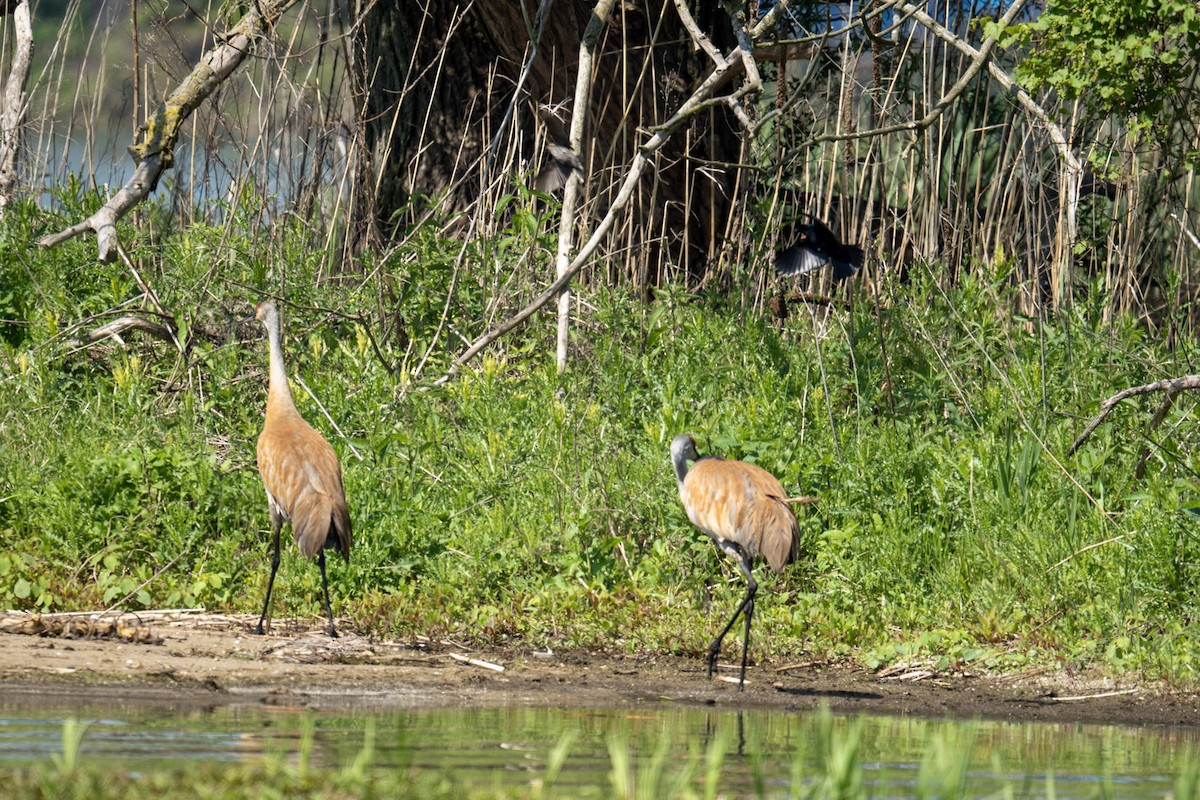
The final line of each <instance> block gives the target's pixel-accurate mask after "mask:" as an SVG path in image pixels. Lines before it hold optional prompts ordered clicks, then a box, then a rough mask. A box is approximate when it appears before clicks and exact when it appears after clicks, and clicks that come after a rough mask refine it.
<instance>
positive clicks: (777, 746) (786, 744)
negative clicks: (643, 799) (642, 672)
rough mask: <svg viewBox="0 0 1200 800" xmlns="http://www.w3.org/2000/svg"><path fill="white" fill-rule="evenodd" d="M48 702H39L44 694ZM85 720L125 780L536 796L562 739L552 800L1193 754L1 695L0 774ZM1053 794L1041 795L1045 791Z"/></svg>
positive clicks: (1082, 772) (664, 719)
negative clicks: (291, 782) (214, 771)
mask: <svg viewBox="0 0 1200 800" xmlns="http://www.w3.org/2000/svg"><path fill="white" fill-rule="evenodd" d="M43 700H44V699H43ZM71 716H73V717H77V718H79V719H81V720H83V719H86V720H87V721H88V722H89V723H90V727H89V728H88V730H87V733H86V735H85V736H84V739H83V743H82V746H81V754H82V758H83V759H85V760H87V759H102V760H104V761H105V762H106V763H109V764H115V765H120V766H121V767H123V768H124V769H127V770H134V771H136V770H140V769H145V768H146V767H147V765H149V764H161V765H168V766H169V765H177V766H178V765H180V764H182V763H186V762H195V761H210V762H234V761H242V760H262V759H267V758H279V759H284V760H287V761H292V762H294V761H296V760H297V759H300V758H303V759H304V760H305V761H306V762H307V763H309V764H312V765H313V766H329V767H337V766H345V765H348V764H350V763H352V762H354V760H355V759H356V758H357V757H360V756H361V754H362V752H363V749H364V741H365V740H368V739H370V740H371V741H372V744H371V745H370V749H371V750H372V763H373V764H374V765H375V767H376V768H377V769H411V770H418V771H430V772H435V773H437V774H439V775H441V774H444V775H447V776H450V779H451V780H453V781H454V782H456V783H461V784H463V785H464V786H482V787H490V786H495V785H503V786H510V787H513V786H516V787H519V786H530V785H538V784H539V783H540V782H541V781H542V780H543V779H544V778H545V777H546V775H547V771H548V770H550V769H551V767H552V765H554V764H555V761H554V758H553V756H552V754H553V753H554V751H555V748H556V746H558V745H560V743H562V742H564V741H568V742H569V748H568V750H567V756H566V758H565V760H564V761H562V764H561V772H559V773H558V775H557V778H556V780H555V786H556V787H558V789H557V791H559V792H560V794H562V795H563V796H577V795H578V794H586V793H592V792H600V791H605V792H606V791H608V790H609V789H610V788H611V786H612V785H613V782H614V781H625V782H629V783H630V784H633V783H639V785H641V784H645V782H647V781H655V782H656V783H655V784H654V785H662V786H665V787H669V786H670V785H673V784H675V783H678V782H683V783H684V784H686V785H689V786H692V787H696V786H703V785H704V781H705V780H709V779H711V777H710V776H708V775H707V774H706V769H712V768H713V767H712V765H714V764H715V765H716V767H715V769H716V770H717V771H718V773H719V781H720V786H721V789H722V791H723V792H726V793H735V794H752V795H765V796H779V797H783V796H788V795H789V794H790V793H791V791H792V787H794V786H796V785H798V784H801V785H804V786H805V787H806V788H810V789H811V788H813V784H814V783H818V782H820V781H829V780H833V778H831V777H830V776H831V775H834V773H837V774H841V775H843V776H851V777H852V778H853V779H854V780H855V781H856V782H859V783H861V786H862V788H863V789H864V790H865V792H866V793H867V794H870V795H894V796H908V795H912V794H916V793H927V792H928V791H929V790H930V786H929V785H928V784H929V782H930V781H934V782H936V783H937V785H938V786H950V785H953V784H954V782H955V781H957V782H959V783H960V784H962V785H964V786H965V787H967V789H968V793H969V794H972V795H976V796H978V795H981V794H992V793H1001V794H1005V793H1007V792H1009V791H1011V792H1012V793H1013V796H1028V797H1033V796H1046V795H1048V794H1051V793H1052V794H1054V795H1056V796H1058V797H1075V796H1088V797H1093V796H1097V795H1105V796H1120V797H1150V796H1154V797H1161V796H1163V795H1164V794H1166V793H1167V792H1169V791H1170V790H1171V788H1172V785H1173V782H1174V780H1175V777H1176V776H1177V775H1178V774H1179V772H1180V771H1181V770H1182V769H1183V768H1184V767H1185V766H1187V765H1188V764H1189V763H1192V762H1194V761H1195V759H1196V755H1197V750H1198V747H1200V731H1198V730H1197V729H1196V728H1189V727H1169V726H1116V725H1084V724H1078V723H1069V724H1067V723H1064V724H1045V723H1005V722H991V721H980V722H965V723H964V722H960V721H952V720H938V719H923V718H914V717H833V716H830V715H828V714H824V715H822V714H816V713H809V712H806V713H789V712H780V711H760V710H743V711H736V710H724V709H713V708H707V707H705V708H695V707H674V706H651V707H646V708H622V709H579V708H527V707H507V708H473V709H443V710H429V709H421V710H404V711H388V712H367V711H361V710H356V711H348V710H322V711H315V712H306V711H303V710H300V709H282V710H280V709H271V708H268V707H260V706H254V707H236V706H235V707H228V706H221V707H215V708H201V709H196V708H186V709H180V708H173V707H171V706H170V705H169V704H168V705H150V706H147V705H138V704H127V705H123V706H105V705H103V704H90V705H86V706H78V705H70V704H66V703H64V704H63V705H61V706H59V707H46V706H44V705H41V706H37V707H36V708H35V707H33V706H31V705H29V704H27V703H25V704H21V705H19V706H15V705H13V704H11V702H9V701H8V700H7V699H4V698H0V765H2V764H4V763H9V764H13V763H17V762H29V761H38V760H49V759H50V758H51V756H52V755H54V754H56V753H59V752H61V749H62V722H63V720H64V719H66V718H67V717H71ZM1048 787H1050V788H1048Z"/></svg>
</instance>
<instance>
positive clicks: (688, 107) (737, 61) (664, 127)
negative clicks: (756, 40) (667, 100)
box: [434, 2, 787, 386]
mask: <svg viewBox="0 0 1200 800" xmlns="http://www.w3.org/2000/svg"><path fill="white" fill-rule="evenodd" d="M786 5H787V4H786V3H785V2H780V3H779V4H778V5H776V6H775V7H774V8H773V9H772V10H771V11H770V12H768V14H767V15H766V16H765V17H764V18H763V20H761V21H760V23H759V25H758V26H756V28H755V30H756V31H758V30H759V29H760V28H762V26H763V23H764V22H767V21H768V20H773V19H775V18H777V17H778V15H779V13H781V12H782V9H783V8H785V7H786ZM742 68H744V62H743V59H742V51H741V49H740V48H739V49H736V50H734V51H733V52H732V53H730V54H729V55H726V56H725V57H723V58H722V59H721V62H720V63H719V64H718V65H717V66H716V67H714V68H713V70H712V72H710V73H709V75H708V77H707V78H705V79H704V81H703V83H701V84H700V86H699V87H697V89H696V91H695V92H693V93H692V96H691V97H689V98H688V99H687V100H686V101H684V103H683V105H681V106H680V108H679V110H678V111H676V112H675V114H674V115H672V116H671V118H670V119H668V120H667V121H666V122H664V123H663V124H661V125H658V126H656V127H655V128H654V129H653V135H652V136H651V137H650V139H649V140H648V141H647V142H646V143H645V144H644V145H642V146H641V147H640V148H639V149H638V151H637V153H636V154H635V155H634V157H633V160H632V162H631V163H630V165H629V171H628V172H626V174H625V180H624V181H623V182H622V183H621V188H620V190H619V191H618V192H617V196H616V197H615V198H614V199H613V202H612V204H611V205H610V206H609V207H608V211H607V212H606V213H605V215H604V218H603V219H601V220H600V223H599V224H598V225H597V226H596V229H595V230H594V231H592V235H591V237H590V238H589V239H588V240H587V242H586V243H585V244H584V245H583V247H582V248H581V249H580V250H579V252H578V253H576V254H575V258H574V259H573V260H572V261H571V263H570V264H569V265H567V268H566V269H565V270H564V271H562V272H561V273H560V274H559V276H558V278H557V279H556V280H555V281H554V283H552V284H550V286H549V287H547V289H546V291H544V292H542V293H541V294H540V295H538V296H537V297H536V298H534V300H533V301H532V302H531V303H530V304H529V305H527V306H525V308H523V309H521V310H520V311H518V312H517V313H516V314H514V315H513V316H512V317H510V318H509V319H508V320H507V321H506V322H504V323H502V324H501V325H498V326H497V327H495V328H493V329H492V330H490V331H488V332H487V333H485V334H484V335H483V336H480V337H479V338H478V339H476V340H475V341H474V342H473V343H472V344H471V346H470V347H468V348H467V349H466V351H464V352H463V354H462V355H460V356H459V357H458V358H456V359H454V363H452V364H451V365H450V369H449V370H448V371H447V372H446V374H445V375H443V376H442V377H440V378H438V379H437V380H436V381H434V385H435V386H442V385H444V384H445V383H447V382H448V381H449V380H450V379H451V378H452V377H454V375H455V374H456V373H457V372H458V370H459V369H461V368H462V366H463V365H464V364H466V363H467V362H469V361H470V360H471V359H472V358H474V357H475V356H477V355H478V354H479V352H480V351H481V350H483V348H485V347H487V346H488V345H489V344H491V343H492V342H494V341H496V340H497V339H499V338H500V337H502V336H504V335H505V334H506V333H508V332H509V331H511V330H513V329H515V328H517V327H519V326H520V325H521V324H523V323H524V322H525V321H526V320H527V319H529V318H530V317H531V316H533V314H534V313H535V312H536V311H538V309H540V308H542V307H543V306H544V305H546V304H547V303H549V302H550V301H551V300H553V299H554V298H556V297H558V296H559V294H560V293H561V292H562V291H563V289H565V288H566V287H567V286H568V285H570V283H571V279H572V278H574V277H575V275H576V274H577V273H578V272H579V270H581V269H583V266H584V265H585V264H587V262H588V259H590V258H591V257H592V254H593V253H595V252H596V249H597V248H598V247H599V246H600V243H601V242H602V241H604V239H605V237H607V236H608V233H609V231H610V230H612V227H613V225H614V224H615V223H616V221H617V218H618V217H619V216H620V215H621V214H622V213H624V211H625V207H626V206H627V205H628V204H629V200H630V199H631V198H632V197H633V192H634V189H635V188H637V184H638V181H639V180H640V179H641V177H642V172H644V171H645V169H646V166H647V165H648V164H649V163H650V158H651V157H652V156H653V155H654V154H655V153H657V152H658V151H659V150H660V149H662V147H663V145H665V144H666V143H667V141H668V140H670V138H671V136H672V135H674V133H675V131H676V130H678V129H679V128H680V127H681V126H682V125H683V124H684V123H685V122H687V121H688V120H689V119H691V118H692V116H694V115H695V114H696V113H698V112H699V111H701V110H702V109H704V108H705V107H707V105H709V104H710V103H712V102H714V100H713V98H712V93H713V91H714V90H715V88H716V87H718V86H721V85H722V84H723V83H724V82H725V81H726V80H727V79H728V78H729V77H730V73H731V72H732V71H733V70H740V69H742ZM715 102H722V101H720V100H717V101H715Z"/></svg>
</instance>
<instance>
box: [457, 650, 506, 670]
mask: <svg viewBox="0 0 1200 800" xmlns="http://www.w3.org/2000/svg"><path fill="white" fill-rule="evenodd" d="M450 657H451V658H453V659H454V660H455V661H461V662H462V663H464V664H470V665H471V666H472V667H482V668H483V669H490V670H492V671H493V672H504V667H502V666H500V665H499V664H493V663H492V662H491V661H484V660H482V659H479V658H468V657H467V656H463V655H459V654H458V653H451V654H450Z"/></svg>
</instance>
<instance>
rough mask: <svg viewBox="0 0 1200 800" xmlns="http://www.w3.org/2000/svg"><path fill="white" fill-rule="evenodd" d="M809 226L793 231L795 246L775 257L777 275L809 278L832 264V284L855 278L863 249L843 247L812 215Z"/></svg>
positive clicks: (845, 245) (861, 259)
mask: <svg viewBox="0 0 1200 800" xmlns="http://www.w3.org/2000/svg"><path fill="white" fill-rule="evenodd" d="M809 219H810V220H811V221H810V222H808V223H805V224H803V225H797V226H796V227H795V229H794V233H795V235H796V243H795V244H793V245H792V246H791V247H788V248H786V249H784V250H780V251H779V252H778V253H776V254H775V271H776V272H778V273H779V274H780V275H806V274H808V273H810V272H813V271H815V270H818V269H821V267H824V266H825V265H827V264H833V280H834V281H835V282H836V281H843V280H845V279H846V278H851V277H853V276H854V275H855V274H856V273H857V272H858V270H859V269H860V268H861V267H862V265H863V251H862V248H861V247H859V246H858V245H856V244H842V243H841V242H839V241H838V239H837V237H836V236H834V235H833V231H831V230H829V228H828V227H826V226H825V223H823V222H821V220H819V219H817V218H816V217H814V216H812V215H811V214H809Z"/></svg>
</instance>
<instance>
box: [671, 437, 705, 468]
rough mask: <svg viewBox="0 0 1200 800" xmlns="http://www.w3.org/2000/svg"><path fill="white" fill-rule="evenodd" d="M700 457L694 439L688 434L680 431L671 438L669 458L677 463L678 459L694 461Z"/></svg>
mask: <svg viewBox="0 0 1200 800" xmlns="http://www.w3.org/2000/svg"><path fill="white" fill-rule="evenodd" d="M698 458H700V454H699V453H698V452H696V440H695V439H693V438H692V437H691V436H690V435H689V434H686V433H681V434H679V435H678V436H676V437H675V438H674V439H672V440H671V460H672V461H674V462H676V463H679V462H680V461H684V462H687V461H695V460H696V459H698Z"/></svg>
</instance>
